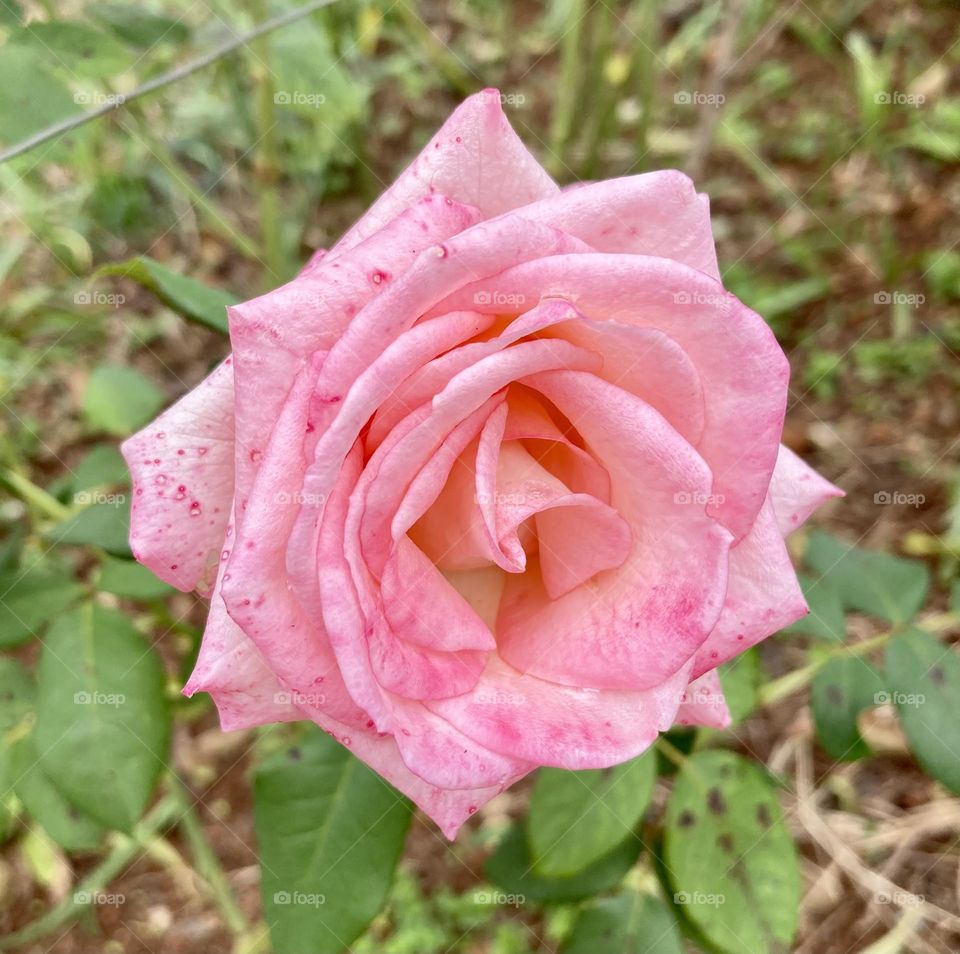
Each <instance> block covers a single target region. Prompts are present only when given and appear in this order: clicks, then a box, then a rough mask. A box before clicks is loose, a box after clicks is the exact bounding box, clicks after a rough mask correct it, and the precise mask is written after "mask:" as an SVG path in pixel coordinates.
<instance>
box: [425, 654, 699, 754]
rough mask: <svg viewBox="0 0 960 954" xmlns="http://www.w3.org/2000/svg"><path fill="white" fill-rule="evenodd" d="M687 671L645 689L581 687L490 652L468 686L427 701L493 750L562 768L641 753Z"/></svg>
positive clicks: (664, 723)
mask: <svg viewBox="0 0 960 954" xmlns="http://www.w3.org/2000/svg"><path fill="white" fill-rule="evenodd" d="M689 674H690V664H689V663H687V664H686V665H685V666H683V667H682V668H681V669H680V670H678V671H677V672H676V673H675V674H674V675H673V676H671V677H670V678H669V679H667V680H666V681H665V682H664V683H662V684H660V685H658V686H655V687H654V688H652V689H649V690H646V691H644V692H616V691H609V690H593V689H580V688H577V687H575V686H561V685H557V684H555V683H550V682H546V681H545V680H543V679H538V678H537V677H536V676H531V675H529V674H525V673H520V672H518V671H517V670H516V669H513V668H512V667H510V666H509V665H507V664H506V663H505V662H503V661H502V660H500V659H499V658H498V657H496V656H492V657H491V659H490V662H489V663H488V664H487V669H486V671H485V672H484V674H483V676H482V677H481V679H480V681H479V682H478V683H477V685H476V686H475V687H474V688H473V689H472V690H471V691H470V692H469V693H467V694H466V695H463V696H456V697H454V698H452V699H438V700H434V701H432V702H427V703H425V705H426V706H427V708H429V709H431V710H432V711H433V712H436V713H437V714H438V715H442V716H443V717H444V718H445V719H446V720H447V721H448V722H450V723H451V724H452V725H453V726H455V727H456V728H457V729H459V730H460V731H461V732H462V733H463V734H464V735H466V736H469V737H470V738H471V739H473V740H474V741H476V742H478V743H480V744H481V745H483V746H485V747H487V748H489V749H491V750H492V751H494V752H503V753H505V754H508V755H511V756H513V757H514V758H518V759H522V760H525V761H529V762H534V763H536V764H538V765H554V766H557V767H558V768H567V769H586V768H606V767H608V766H610V765H617V764H619V763H620V762H624V761H626V760H627V759H631V758H633V757H634V756H636V755H639V754H640V753H641V752H643V751H644V750H645V749H647V748H648V747H649V746H650V745H651V743H652V742H653V741H654V739H656V737H657V732H658V731H662V730H665V729H668V728H669V727H670V726H671V725H672V724H673V721H674V719H675V717H676V713H677V708H678V707H679V704H680V697H681V695H682V693H683V689H684V687H685V686H686V685H687V682H688V680H689V677H690V676H689Z"/></svg>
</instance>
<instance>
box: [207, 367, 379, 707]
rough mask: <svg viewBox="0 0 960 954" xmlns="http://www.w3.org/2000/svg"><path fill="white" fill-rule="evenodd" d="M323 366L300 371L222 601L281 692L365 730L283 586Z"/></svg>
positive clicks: (317, 631) (318, 629)
mask: <svg viewBox="0 0 960 954" xmlns="http://www.w3.org/2000/svg"><path fill="white" fill-rule="evenodd" d="M321 361H322V356H319V357H316V358H314V359H312V360H309V361H307V362H305V363H304V366H303V368H302V369H301V371H300V374H299V375H298V376H297V379H296V381H295V382H294V386H293V388H292V390H291V392H290V394H289V396H288V399H287V402H286V404H285V405H284V408H283V412H282V414H281V415H280V418H279V420H278V421H277V422H276V425H275V426H274V429H273V433H272V435H271V437H270V443H269V444H268V445H267V448H266V451H265V453H264V459H263V464H262V466H261V467H260V470H259V471H258V473H257V477H256V480H255V481H254V485H253V488H252V490H251V493H250V500H249V506H248V508H247V513H246V518H245V519H244V522H243V524H242V525H241V526H240V527H238V528H237V531H236V535H235V540H234V543H233V547H232V548H231V549H230V552H229V555H228V557H227V559H226V561H225V564H224V566H225V572H224V575H223V580H222V584H221V594H222V597H223V602H224V604H225V606H226V608H227V611H228V612H229V614H230V616H231V618H232V619H233V620H234V622H235V623H237V625H238V626H239V627H240V628H241V629H242V630H243V632H244V633H245V634H246V635H247V636H248V637H249V638H250V639H251V640H252V641H253V643H254V644H255V645H256V646H257V648H258V649H259V650H260V652H261V654H262V655H263V657H264V659H265V660H266V661H267V663H268V665H269V666H270V668H271V669H272V670H273V672H274V673H275V674H276V675H277V677H278V679H279V680H280V682H281V683H282V684H283V685H284V686H286V687H288V688H289V689H291V690H292V691H294V692H296V693H297V694H298V696H299V697H302V698H305V699H311V700H313V702H314V704H315V705H317V706H318V707H319V708H322V709H323V711H325V712H327V713H328V714H329V715H330V716H332V717H333V718H336V719H337V720H339V721H341V722H347V723H356V724H363V723H365V722H366V720H367V716H366V714H365V712H364V711H362V710H361V709H359V708H358V707H357V705H356V703H355V702H354V700H353V699H352V697H351V696H350V695H349V694H348V692H347V689H346V687H345V685H344V682H343V679H342V677H341V673H340V669H339V667H338V665H337V659H336V657H335V655H334V653H333V651H332V649H331V646H330V642H329V640H328V638H327V634H326V633H325V632H324V630H323V627H322V625H321V621H320V620H317V619H314V618H312V617H310V616H308V615H307V614H306V613H305V612H304V611H303V607H301V605H300V604H299V603H298V602H297V600H296V598H295V596H294V594H293V591H292V590H291V588H290V587H289V586H288V585H287V569H286V545H287V540H288V539H289V536H290V533H291V530H292V528H293V525H294V522H295V520H296V517H297V512H298V509H299V497H298V491H299V488H300V486H301V483H302V480H303V473H304V471H305V469H306V459H305V457H304V450H303V448H304V439H305V435H306V424H307V414H308V409H309V407H310V399H311V396H312V393H313V385H314V382H315V381H316V377H317V371H318V366H319V364H320V362H321Z"/></svg>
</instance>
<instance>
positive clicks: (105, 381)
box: [83, 364, 164, 437]
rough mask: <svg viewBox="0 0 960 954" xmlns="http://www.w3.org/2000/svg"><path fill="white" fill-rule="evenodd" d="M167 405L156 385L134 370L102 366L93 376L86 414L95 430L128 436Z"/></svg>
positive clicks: (84, 409) (88, 388)
mask: <svg viewBox="0 0 960 954" xmlns="http://www.w3.org/2000/svg"><path fill="white" fill-rule="evenodd" d="M163 405H164V397H163V394H161V393H160V390H159V389H158V388H157V386H156V385H155V384H154V383H153V382H152V381H150V380H149V379H148V378H145V377H144V376H143V375H142V374H141V373H140V372H139V371H135V370H134V369H133V368H125V367H121V366H117V365H109V364H101V365H100V366H99V367H98V368H96V369H95V370H94V372H93V374H91V375H90V380H89V381H88V382H87V390H86V393H85V394H84V398H83V413H84V415H85V416H86V418H87V420H88V421H89V422H90V424H91V425H92V426H93V427H96V428H98V429H100V430H103V431H107V432H108V433H110V434H116V435H118V436H119V437H126V436H127V435H128V434H132V433H133V432H134V431H135V430H137V429H138V428H140V427H143V425H144V424H146V423H147V422H148V421H150V420H151V419H152V418H153V416H154V415H155V414H156V413H157V411H159V410H160V408H161V407H163Z"/></svg>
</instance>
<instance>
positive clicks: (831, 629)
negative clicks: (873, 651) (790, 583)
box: [785, 573, 847, 643]
mask: <svg viewBox="0 0 960 954" xmlns="http://www.w3.org/2000/svg"><path fill="white" fill-rule="evenodd" d="M797 579H798V580H799V581H800V589H801V590H803V595H804V598H805V599H806V601H807V606H809V607H810V612H809V613H808V614H807V615H806V616H804V617H802V618H801V619H798V620H797V621H796V622H795V623H791V624H790V625H789V626H788V627H787V628H786V630H785V632H788V633H803V634H804V635H805V636H815V637H816V638H817V639H826V640H830V641H831V642H835V643H842V642H843V641H844V640H845V639H846V636H847V623H846V617H845V616H844V614H843V604H841V602H840V597H839V596H838V595H837V591H836V589H835V588H834V586H833V584H832V583H831V581H830V580H831V578H830V577H829V576H825V577H821V578H820V579H819V580H812V579H810V577H809V576H806V575H805V574H803V573H798V574H797Z"/></svg>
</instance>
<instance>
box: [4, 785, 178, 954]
mask: <svg viewBox="0 0 960 954" xmlns="http://www.w3.org/2000/svg"><path fill="white" fill-rule="evenodd" d="M176 811H177V804H176V799H175V798H173V797H172V796H170V795H168V796H166V797H165V798H163V799H161V801H159V802H158V803H157V804H156V805H155V806H154V807H153V809H151V811H150V812H148V813H147V814H146V815H145V816H144V818H143V820H142V821H141V822H140V823H139V824H138V825H137V826H136V827H135V828H134V830H133V834H132V836H127V835H120V834H116V835H114V836H113V839H112V841H113V846H112V848H111V850H110V853H109V854H108V855H107V857H106V858H104V859H103V861H101V862H100V864H98V865H97V866H96V868H94V869H93V870H92V871H91V872H90V874H88V875H87V876H86V877H85V878H83V880H81V881H80V882H79V883H78V884H77V888H76V891H74V892H72V893H71V894H69V895H68V896H67V897H66V898H64V900H63V901H61V902H60V903H59V904H57V905H56V906H55V907H53V908H51V909H50V910H49V911H47V913H46V914H44V915H43V916H42V917H40V918H37V920H36V921H32V922H31V923H30V924H28V925H27V926H26V927H24V928H21V929H20V930H19V931H16V932H14V933H13V934H8V935H7V936H6V937H4V938H0V948H4V949H8V948H14V947H22V946H25V945H27V944H32V943H33V942H34V941H37V940H39V939H40V938H42V937H45V936H46V935H48V934H51V933H53V932H54V931H56V930H58V929H59V928H61V927H63V925H65V924H67V923H68V922H70V921H73V920H76V919H77V918H78V917H80V916H81V915H82V914H83V912H84V911H86V910H87V905H86V904H85V903H81V902H78V901H77V898H78V897H80V896H81V895H83V894H86V895H96V894H102V893H103V892H104V891H105V890H106V888H107V887H108V886H109V884H110V882H111V881H113V879H114V878H116V877H117V875H119V874H120V872H121V871H123V869H124V868H126V866H127V865H128V864H130V862H131V861H133V860H134V858H135V857H136V856H137V854H138V853H139V852H140V851H142V849H143V846H144V845H145V844H146V843H148V842H149V841H150V840H151V839H152V838H153V837H154V836H155V835H156V834H157V833H158V832H160V831H162V830H163V829H164V828H166V827H167V826H168V825H169V824H170V823H171V822H172V821H173V820H174V817H175V815H176Z"/></svg>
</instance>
